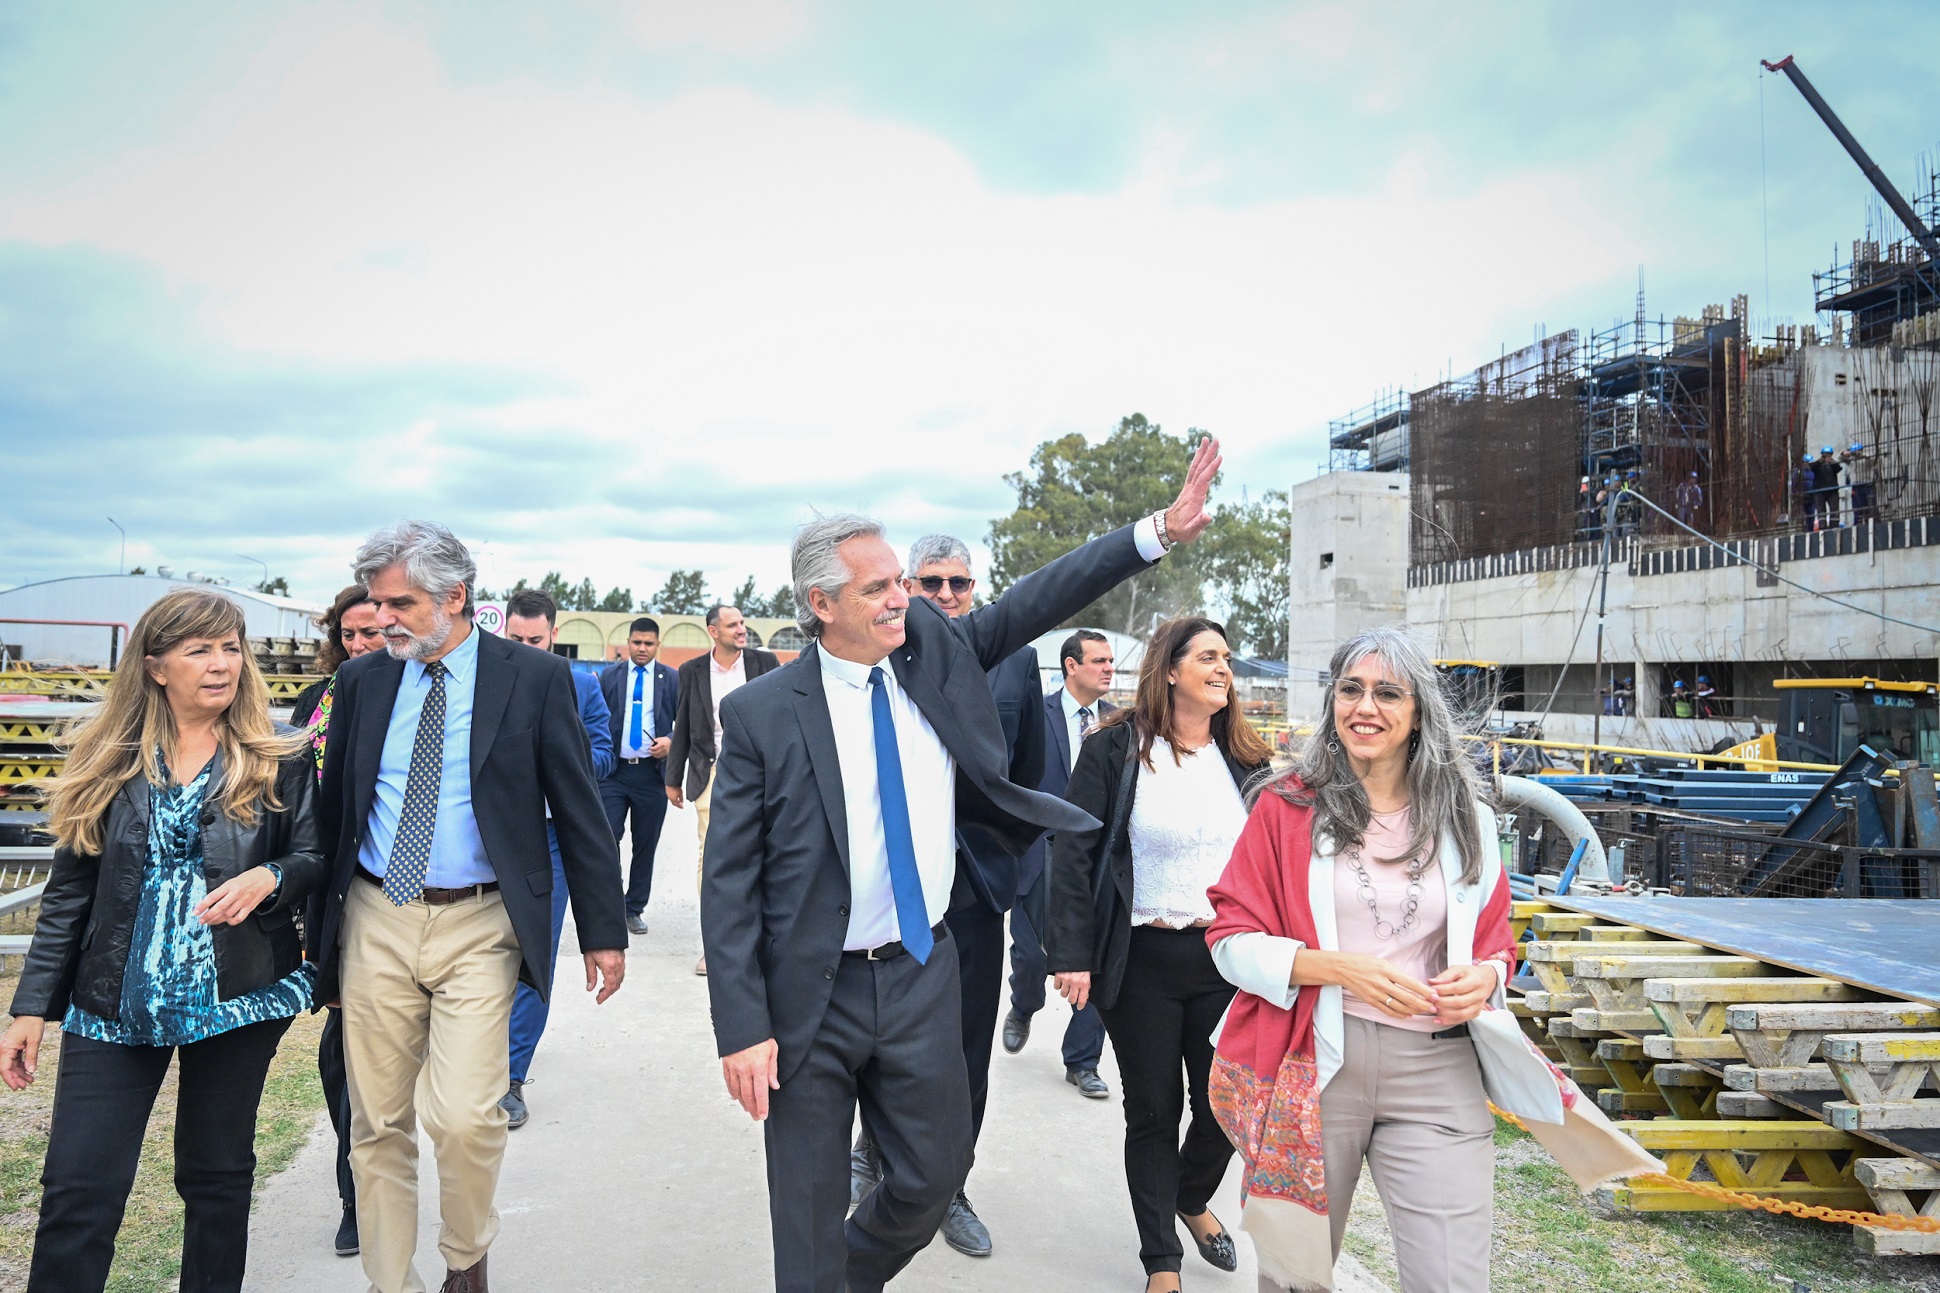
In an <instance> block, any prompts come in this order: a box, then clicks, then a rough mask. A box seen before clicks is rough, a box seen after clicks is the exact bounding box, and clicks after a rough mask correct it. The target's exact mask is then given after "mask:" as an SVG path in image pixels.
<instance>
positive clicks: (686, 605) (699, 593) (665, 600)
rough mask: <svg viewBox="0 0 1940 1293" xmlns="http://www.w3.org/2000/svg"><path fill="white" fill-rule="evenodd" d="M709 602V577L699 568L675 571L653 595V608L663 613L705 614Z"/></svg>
mask: <svg viewBox="0 0 1940 1293" xmlns="http://www.w3.org/2000/svg"><path fill="white" fill-rule="evenodd" d="M708 604H709V602H708V596H707V578H706V576H704V575H702V574H701V572H700V571H698V570H676V571H674V572H673V573H671V574H669V575H668V576H667V586H666V587H665V588H662V589H661V590H660V591H659V592H657V593H655V594H654V595H653V609H654V610H656V611H659V612H660V613H661V614H662V615H704V614H706V612H707V607H708Z"/></svg>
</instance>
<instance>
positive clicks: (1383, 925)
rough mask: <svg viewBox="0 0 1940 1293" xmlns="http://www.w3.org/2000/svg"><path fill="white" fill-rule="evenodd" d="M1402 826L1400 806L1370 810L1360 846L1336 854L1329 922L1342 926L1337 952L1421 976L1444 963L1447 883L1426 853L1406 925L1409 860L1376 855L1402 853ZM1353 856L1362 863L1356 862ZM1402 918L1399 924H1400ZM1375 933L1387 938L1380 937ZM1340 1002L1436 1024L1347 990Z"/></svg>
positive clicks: (1351, 1010) (1373, 1013)
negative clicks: (1371, 895)
mask: <svg viewBox="0 0 1940 1293" xmlns="http://www.w3.org/2000/svg"><path fill="white" fill-rule="evenodd" d="M1408 825H1409V822H1408V810H1407V809H1406V808H1401V809H1397V810H1395V811H1394V812H1391V813H1375V814H1374V816H1373V819H1372V820H1371V821H1370V822H1369V823H1368V828H1367V838H1366V840H1365V841H1364V842H1363V843H1362V845H1361V847H1360V848H1359V849H1358V850H1353V849H1348V850H1343V851H1342V852H1340V853H1339V854H1337V855H1335V858H1334V922H1335V926H1336V928H1337V929H1338V930H1339V932H1340V950H1341V951H1343V952H1361V953H1364V954H1366V955H1368V956H1378V957H1380V958H1381V959H1382V960H1384V961H1386V962H1387V963H1388V964H1389V965H1391V966H1393V967H1394V968H1395V969H1396V970H1397V971H1399V972H1400V973H1402V974H1405V975H1407V976H1408V977H1409V978H1411V979H1414V980H1416V981H1417V982H1420V983H1426V982H1428V980H1430V979H1432V978H1433V977H1434V976H1436V975H1437V974H1440V973H1441V972H1442V971H1443V970H1445V969H1447V968H1448V890H1447V888H1446V886H1445V885H1444V884H1443V883H1442V872H1441V867H1440V866H1439V865H1438V863H1437V859H1436V858H1435V856H1434V854H1433V853H1432V852H1431V853H1430V854H1429V856H1428V859H1427V864H1426V865H1425V866H1423V867H1422V868H1421V872H1420V878H1419V879H1418V880H1417V881H1416V882H1415V885H1416V886H1417V887H1418V888H1419V891H1420V892H1419V895H1418V901H1417V904H1416V907H1415V915H1414V921H1413V923H1412V924H1407V922H1406V913H1407V910H1408V899H1409V887H1410V886H1409V880H1408V865H1407V864H1406V863H1404V862H1383V861H1380V860H1379V859H1381V858H1392V857H1400V856H1402V854H1403V853H1404V852H1405V851H1406V849H1407V847H1408ZM1356 862H1358V863H1359V866H1360V869H1356V866H1355V863H1356ZM1362 871H1365V872H1366V876H1367V879H1366V881H1365V883H1366V885H1367V886H1369V887H1371V888H1372V889H1373V892H1374V906H1375V910H1374V911H1369V910H1368V906H1367V894H1366V892H1365V891H1364V889H1363V881H1362V878H1361V876H1362ZM1377 913H1378V920H1377ZM1404 924H1407V927H1406V928H1405V929H1403V928H1401V926H1402V925H1404ZM1377 931H1378V932H1377ZM1381 934H1387V935H1389V937H1387V938H1382V937H1381ZM1341 1009H1342V1010H1343V1011H1345V1012H1346V1013H1347V1014H1350V1015H1353V1016H1355V1017H1356V1018H1360V1019H1371V1020H1373V1021H1374V1022H1376V1023H1381V1024H1388V1025H1391V1026H1393V1027H1395V1028H1411V1029H1414V1030H1415V1031H1417V1032H1423V1033H1432V1032H1436V1031H1438V1030H1439V1029H1440V1028H1441V1027H1442V1025H1441V1023H1439V1022H1438V1021H1437V1020H1436V1018H1435V1016H1434V1015H1432V1014H1427V1015H1417V1016H1415V1017H1414V1018H1412V1019H1396V1018H1394V1017H1393V1016H1391V1015H1387V1014H1383V1013H1382V1012H1381V1011H1380V1010H1379V1009H1378V1008H1377V1007H1375V1006H1374V1005H1372V1004H1371V1003H1369V1002H1366V1001H1362V1000H1361V999H1360V998H1359V997H1357V996H1355V995H1354V994H1353V993H1352V992H1349V991H1347V990H1345V989H1343V990H1342V993H1341Z"/></svg>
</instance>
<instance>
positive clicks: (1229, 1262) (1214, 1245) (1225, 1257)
mask: <svg viewBox="0 0 1940 1293" xmlns="http://www.w3.org/2000/svg"><path fill="white" fill-rule="evenodd" d="M1185 1219H1186V1214H1185V1213H1183V1212H1181V1213H1180V1214H1179V1220H1181V1221H1184V1220H1185ZM1214 1220H1218V1218H1216V1217H1215V1218H1214ZM1186 1233H1187V1234H1189V1235H1190V1234H1192V1227H1190V1226H1188V1227H1186ZM1192 1242H1193V1246H1194V1247H1196V1248H1198V1250H1199V1255H1200V1256H1201V1257H1203V1258H1205V1259H1206V1260H1207V1261H1208V1262H1210V1263H1211V1264H1212V1265H1214V1266H1217V1267H1218V1268H1219V1269H1220V1270H1222V1271H1236V1270H1238V1269H1239V1249H1237V1248H1235V1247H1233V1237H1232V1236H1231V1235H1229V1234H1227V1233H1226V1227H1225V1226H1224V1225H1221V1226H1220V1228H1219V1233H1218V1234H1216V1235H1214V1236H1213V1237H1212V1238H1211V1239H1200V1238H1198V1237H1197V1236H1194V1237H1193V1240H1192Z"/></svg>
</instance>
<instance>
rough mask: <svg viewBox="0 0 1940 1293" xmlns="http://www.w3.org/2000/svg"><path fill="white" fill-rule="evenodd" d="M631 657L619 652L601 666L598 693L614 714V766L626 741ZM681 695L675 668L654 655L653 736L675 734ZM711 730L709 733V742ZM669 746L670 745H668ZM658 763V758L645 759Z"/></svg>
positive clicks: (629, 704) (618, 760)
mask: <svg viewBox="0 0 1940 1293" xmlns="http://www.w3.org/2000/svg"><path fill="white" fill-rule="evenodd" d="M632 677H633V661H631V660H629V659H627V658H626V657H624V656H622V657H621V658H620V659H618V660H615V661H614V662H613V663H612V664H609V665H607V666H606V668H604V669H602V670H600V693H601V694H602V695H604V696H605V697H606V708H607V710H608V712H609V713H611V714H612V716H613V723H612V728H613V768H614V770H615V771H618V770H619V767H620V761H621V756H620V751H621V749H623V748H624V747H625V745H626V716H627V713H628V711H629V710H630V709H631V707H632V705H633V692H632V690H631V687H632V684H631V682H630V681H629V680H630V679H631V678H632ZM679 695H680V683H679V681H678V680H677V679H676V678H675V677H674V671H673V670H672V669H669V668H668V667H667V666H666V665H664V664H661V663H660V661H659V659H658V658H656V659H655V660H654V662H653V696H652V698H651V703H652V705H653V731H654V735H655V736H664V737H667V738H668V739H669V740H672V738H673V734H674V708H675V703H676V701H677V700H678V698H679ZM713 739H714V736H713V733H712V732H711V731H710V732H709V733H708V741H709V743H710V744H712V742H713ZM669 748H670V749H671V747H669ZM648 761H649V762H650V763H654V764H658V763H660V762H661V760H659V759H651V760H648Z"/></svg>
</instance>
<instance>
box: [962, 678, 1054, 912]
mask: <svg viewBox="0 0 1940 1293" xmlns="http://www.w3.org/2000/svg"><path fill="white" fill-rule="evenodd" d="M988 676H989V679H990V695H991V698H992V699H994V700H995V701H996V702H997V721H998V723H999V724H1001V725H1002V727H1003V729H1004V745H1005V747H1006V748H1007V749H1008V750H1009V751H1010V772H1009V774H1008V775H1009V777H1010V780H1011V781H1013V782H1015V783H1016V784H1017V785H1020V786H1038V787H1039V788H1042V785H1041V783H1042V782H1043V780H1044V767H1045V753H1044V724H1042V723H1040V722H1038V721H1037V711H1038V705H1039V704H1040V703H1041V701H1042V698H1043V695H1044V684H1043V683H1042V682H1040V681H1039V679H1038V672H1037V649H1036V648H1035V647H1028V646H1027V647H1025V648H1024V649H1023V650H1021V651H1016V652H1013V653H1012V654H1010V655H1007V656H1005V657H1004V658H1003V660H1002V661H1000V662H999V663H998V665H997V667H996V668H995V669H992V670H990V672H989V675H988ZM962 834H963V847H962V848H961V849H959V850H958V852H957V856H958V861H959V868H958V872H957V880H958V889H959V891H960V892H961V897H960V898H958V897H956V896H955V895H953V900H952V902H951V906H952V907H955V906H958V905H961V903H964V902H974V903H979V904H981V905H983V906H984V907H987V908H989V909H990V910H991V911H993V912H997V913H999V914H1001V913H1003V912H1006V911H1009V910H1010V906H1011V903H1012V901H1013V900H1014V899H1015V898H1016V895H1017V893H1018V874H1017V868H1018V862H1019V858H1018V856H1017V855H1016V854H1015V853H1013V852H1011V851H1010V849H1009V848H1007V847H1006V846H1005V845H1004V843H1003V842H1002V841H1000V840H998V839H997V838H996V837H995V836H993V835H991V833H990V832H989V831H987V830H985V829H984V828H983V827H980V826H966V827H964V828H963V832H962ZM1037 847H1039V846H1038V845H1036V844H1033V845H1031V847H1030V848H1029V849H1026V850H1025V853H1026V854H1028V853H1030V852H1031V851H1032V850H1033V849H1036V848H1037Z"/></svg>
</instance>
